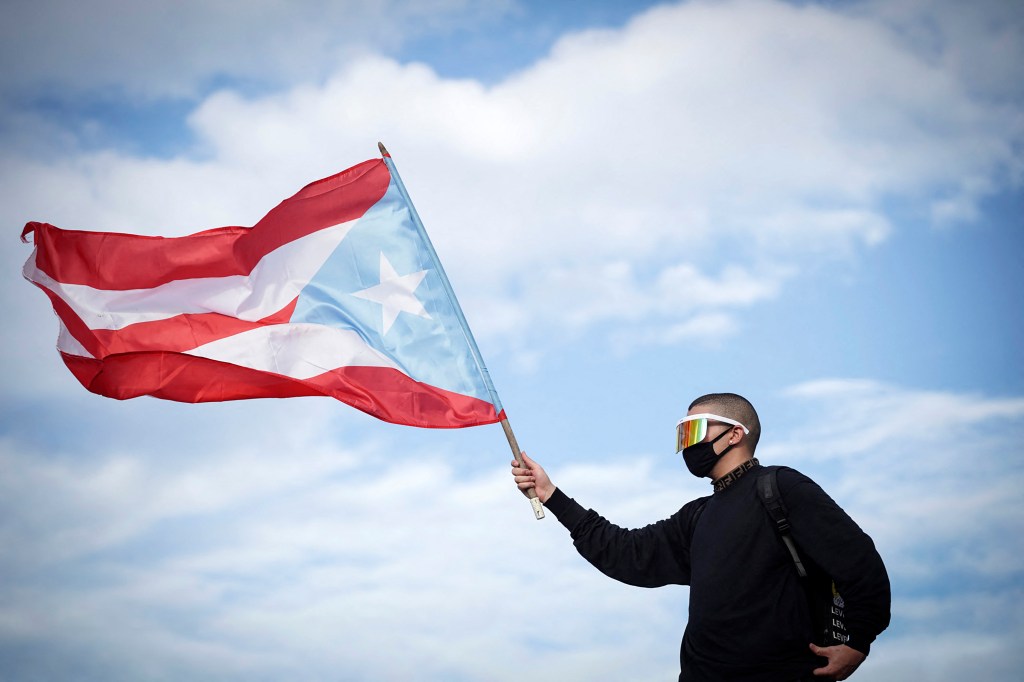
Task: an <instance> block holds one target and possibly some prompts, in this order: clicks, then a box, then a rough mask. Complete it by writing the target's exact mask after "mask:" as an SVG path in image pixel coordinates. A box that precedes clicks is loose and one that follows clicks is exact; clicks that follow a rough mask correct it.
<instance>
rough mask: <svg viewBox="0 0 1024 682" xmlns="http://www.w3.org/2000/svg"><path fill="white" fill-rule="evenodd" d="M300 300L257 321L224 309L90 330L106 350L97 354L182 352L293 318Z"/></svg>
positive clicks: (99, 355)
mask: <svg viewBox="0 0 1024 682" xmlns="http://www.w3.org/2000/svg"><path fill="white" fill-rule="evenodd" d="M298 302H299V299H298V298H297V297H296V298H295V299H293V300H292V302H291V303H289V304H288V305H286V306H285V307H284V308H282V309H281V310H279V311H277V312H276V313H272V314H270V315H267V316H266V317H264V318H263V319H262V320H257V321H256V322H246V321H245V320H240V319H238V318H237V317H231V316H229V315H222V314H221V313H183V314H181V315H175V316H174V317H169V318H166V319H163V320H153V321H151V322H136V323H135V324H130V325H128V326H127V327H122V328H121V329H94V330H92V331H91V332H90V334H91V335H92V336H93V337H94V338H95V339H96V343H97V344H98V345H99V346H100V347H102V349H103V350H102V352H101V353H93V355H94V356H96V357H97V358H102V357H106V356H107V355H114V354H117V353H132V352H138V351H150V350H161V351H170V352H176V353H181V352H183V351H187V350H192V349H193V348H198V347H199V346H201V345H203V344H204V343H210V342H211V341H217V340H219V339H223V338H226V337H228V336H233V335H235V334H240V333H242V332H246V331H249V330H250V329H256V328H257V327H262V326H266V325H271V324H283V323H285V322H287V321H288V320H290V319H291V317H292V313H293V312H295V305H296V304H297V303H298ZM76 338H77V337H76ZM83 345H84V344H83Z"/></svg>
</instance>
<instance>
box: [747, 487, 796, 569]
mask: <svg viewBox="0 0 1024 682" xmlns="http://www.w3.org/2000/svg"><path fill="white" fill-rule="evenodd" d="M778 474H779V470H778V469H777V468H774V467H773V468H771V469H769V470H768V471H766V472H764V473H763V474H761V475H760V476H758V477H757V496H758V497H760V498H761V504H763V505H764V508H765V509H766V510H767V511H768V516H770V517H772V520H773V521H774V522H775V529H776V530H777V531H778V532H779V536H780V537H781V538H782V541H783V542H784V543H785V544H786V549H788V550H789V555H790V556H791V557H793V563H794V564H795V565H796V572H797V575H799V576H800V577H801V578H806V577H807V569H806V568H804V563H803V561H801V560H800V554H799V553H798V552H797V551H796V545H795V544H794V543H793V538H792V536H791V535H790V533H789V531H790V525H789V512H788V511H787V510H786V504H785V503H784V502H783V501H782V495H781V494H780V493H779V476H778Z"/></svg>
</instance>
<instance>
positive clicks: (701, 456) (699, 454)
mask: <svg viewBox="0 0 1024 682" xmlns="http://www.w3.org/2000/svg"><path fill="white" fill-rule="evenodd" d="M730 433H732V429H731V428H730V429H726V430H725V431H723V432H722V433H720V434H718V436H716V437H715V439H714V440H709V441H705V442H701V443H694V444H693V445H691V446H690V447H688V448H683V461H684V462H686V468H687V469H689V470H690V473H691V474H693V475H694V476H696V477H697V478H704V477H705V476H707V475H708V474H710V473H711V470H712V469H714V468H715V464H716V463H717V462H718V458H719V457H721V456H722V455H724V454H725V453H727V452H729V450H731V449H732V445H730V446H729V447H727V448H726V449H725V450H722V454H716V453H715V443H717V442H718V441H719V440H721V438H722V436H725V435H727V434H730Z"/></svg>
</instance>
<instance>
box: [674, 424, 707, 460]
mask: <svg viewBox="0 0 1024 682" xmlns="http://www.w3.org/2000/svg"><path fill="white" fill-rule="evenodd" d="M707 433H708V420H707V418H706V417H701V418H699V419H691V420H690V421H685V422H683V423H681V424H679V426H677V427H676V452H679V451H680V450H682V449H683V448H688V447H690V446H691V445H696V444H697V443H699V442H701V441H702V440H704V436H706V435H707Z"/></svg>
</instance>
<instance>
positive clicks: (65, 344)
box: [57, 320, 93, 358]
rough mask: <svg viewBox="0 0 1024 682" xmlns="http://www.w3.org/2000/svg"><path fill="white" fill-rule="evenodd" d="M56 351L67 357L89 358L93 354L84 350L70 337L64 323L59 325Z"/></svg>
mask: <svg viewBox="0 0 1024 682" xmlns="http://www.w3.org/2000/svg"><path fill="white" fill-rule="evenodd" d="M57 350H59V351H61V352H64V353H67V354H68V355H77V356H79V357H82V358H91V357H93V354H92V353H90V352H89V351H87V350H86V349H85V346H83V345H82V344H80V343H79V342H78V339H76V338H75V337H73V336H72V335H71V332H69V331H68V328H67V327H65V326H64V321H63V320H61V323H60V334H58V335H57Z"/></svg>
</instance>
